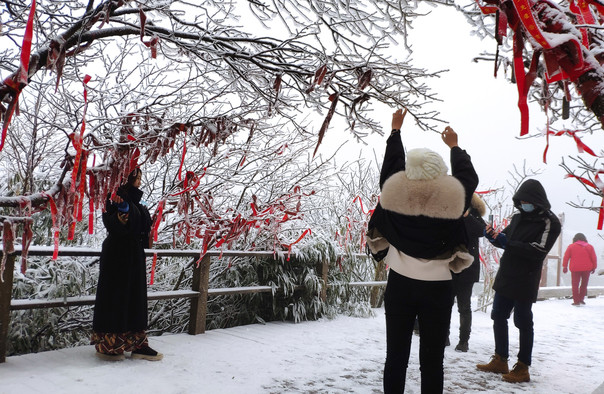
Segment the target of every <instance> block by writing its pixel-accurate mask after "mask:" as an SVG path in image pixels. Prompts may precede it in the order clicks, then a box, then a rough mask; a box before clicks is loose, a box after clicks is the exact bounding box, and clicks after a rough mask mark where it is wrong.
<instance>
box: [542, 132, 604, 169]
mask: <svg viewBox="0 0 604 394" xmlns="http://www.w3.org/2000/svg"><path fill="white" fill-rule="evenodd" d="M578 132H579V130H573V131H571V130H561V131H557V132H554V131H551V130H548V131H547V134H546V145H545V150H544V151H543V162H544V163H547V157H546V156H547V151H548V149H549V136H550V135H553V136H555V137H559V136H561V135H564V134H567V135H569V136H571V137H573V139H574V140H575V143H576V144H577V149H578V150H579V153H583V152H586V153H589V154H590V155H592V156H595V157H599V156H598V155H596V154H595V152H594V151H593V150H592V149H591V148H590V147H589V146H587V145H585V144H584V143H583V141H581V138H579V137H578V136H577V133H578Z"/></svg>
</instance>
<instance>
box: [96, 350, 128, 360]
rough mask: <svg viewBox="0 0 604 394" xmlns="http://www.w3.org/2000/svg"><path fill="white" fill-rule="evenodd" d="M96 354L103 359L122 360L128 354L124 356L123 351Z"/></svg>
mask: <svg viewBox="0 0 604 394" xmlns="http://www.w3.org/2000/svg"><path fill="white" fill-rule="evenodd" d="M96 356H97V357H98V358H100V359H101V360H103V361H122V360H123V359H125V358H126V356H124V354H123V353H122V354H107V353H101V352H96Z"/></svg>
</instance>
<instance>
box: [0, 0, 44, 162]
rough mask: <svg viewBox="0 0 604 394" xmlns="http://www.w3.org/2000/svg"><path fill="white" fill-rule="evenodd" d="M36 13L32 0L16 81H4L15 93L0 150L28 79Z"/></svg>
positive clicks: (9, 106) (3, 128) (5, 116)
mask: <svg viewBox="0 0 604 394" xmlns="http://www.w3.org/2000/svg"><path fill="white" fill-rule="evenodd" d="M35 15H36V0H32V2H31V8H30V9H29V16H28V18H27V25H26V26H25V34H24V35H23V44H22V45H21V64H20V65H19V71H18V73H17V76H16V77H17V78H16V81H15V80H13V79H11V78H7V79H5V80H4V83H5V84H6V85H7V86H10V87H11V88H13V90H14V91H15V95H14V97H13V99H12V100H11V103H10V104H9V105H8V108H7V110H6V113H5V115H4V125H2V137H1V138H0V151H2V148H4V140H5V139H6V133H7V131H8V125H9V124H10V121H11V119H12V117H13V112H14V111H15V109H16V108H17V107H18V103H19V95H20V93H21V91H22V90H23V88H24V87H25V86H26V85H27V83H28V79H29V58H30V54H31V41H32V36H33V31H34V16H35Z"/></svg>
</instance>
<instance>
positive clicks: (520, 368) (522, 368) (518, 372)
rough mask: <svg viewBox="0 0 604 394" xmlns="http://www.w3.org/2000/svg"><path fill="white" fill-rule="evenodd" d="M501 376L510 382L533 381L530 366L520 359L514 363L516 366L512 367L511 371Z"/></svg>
mask: <svg viewBox="0 0 604 394" xmlns="http://www.w3.org/2000/svg"><path fill="white" fill-rule="evenodd" d="M501 378H502V379H503V380H505V381H506V382H509V383H521V382H530V381H531V375H530V374H529V367H528V365H526V364H525V363H523V362H522V361H518V362H517V363H516V364H514V368H512V370H511V371H510V373H506V374H504V375H502V376H501Z"/></svg>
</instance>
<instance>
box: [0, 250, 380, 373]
mask: <svg viewBox="0 0 604 394" xmlns="http://www.w3.org/2000/svg"><path fill="white" fill-rule="evenodd" d="M145 252H146V254H147V256H152V255H153V254H157V257H158V258H159V257H183V258H192V259H193V260H192V264H191V265H192V267H193V268H192V269H193V280H192V286H191V290H174V291H156V292H149V293H148V299H149V300H168V299H180V298H188V299H190V300H191V305H190V312H189V326H188V333H189V334H191V335H197V334H202V333H204V332H205V330H206V314H207V304H208V297H210V296H219V295H231V294H250V293H270V292H272V291H273V288H272V287H271V286H249V287H235V288H220V289H210V288H209V280H210V258H211V257H218V256H222V257H259V258H275V257H281V256H276V255H275V253H274V252H272V251H249V252H242V251H231V250H225V251H220V250H210V251H208V252H207V253H206V254H205V255H204V256H203V258H202V260H201V262H200V263H199V264H193V263H194V262H196V261H197V260H198V259H199V257H200V254H199V250H174V249H146V250H145ZM52 254H53V249H52V248H50V247H39V246H38V247H36V246H32V247H30V249H29V256H52ZM100 254H101V250H100V249H88V248H76V247H64V248H60V249H59V257H62V256H63V257H64V256H71V257H98V256H100ZM20 255H21V250H20V249H19V248H15V251H14V252H13V253H11V254H10V255H8V256H7V261H6V266H5V270H4V278H3V280H2V281H0V363H3V362H5V361H6V351H7V339H8V327H9V324H10V312H11V310H27V309H38V308H55V307H70V306H82V305H94V300H95V296H94V295H88V296H79V297H65V298H60V299H20V300H13V299H12V288H13V271H14V262H15V258H16V257H17V256H20ZM0 256H2V253H1V252H0ZM353 257H360V258H367V256H366V255H364V254H355V255H353ZM320 264H321V278H322V280H323V283H324V284H327V274H328V267H329V262H327V261H323V262H321V263H320ZM385 284H386V282H385V281H380V282H350V283H347V285H349V286H353V287H359V286H364V287H367V286H369V287H371V286H384V285H385ZM297 287H298V288H302V286H297ZM320 297H321V299H322V300H323V301H325V300H326V298H327V286H322V290H321V294H320Z"/></svg>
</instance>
